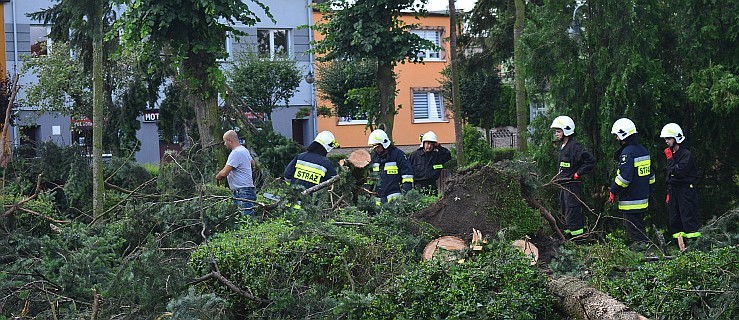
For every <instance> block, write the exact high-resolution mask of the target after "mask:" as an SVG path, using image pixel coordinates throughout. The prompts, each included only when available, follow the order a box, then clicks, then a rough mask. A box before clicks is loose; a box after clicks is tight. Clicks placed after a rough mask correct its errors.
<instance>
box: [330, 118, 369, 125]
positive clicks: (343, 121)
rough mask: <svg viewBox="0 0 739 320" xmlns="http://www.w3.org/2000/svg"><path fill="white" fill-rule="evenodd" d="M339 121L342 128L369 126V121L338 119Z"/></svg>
mask: <svg viewBox="0 0 739 320" xmlns="http://www.w3.org/2000/svg"><path fill="white" fill-rule="evenodd" d="M336 118H337V119H338V120H339V121H338V122H337V124H338V125H340V126H351V125H359V124H361V125H367V120H360V119H357V120H354V119H351V118H350V117H336Z"/></svg>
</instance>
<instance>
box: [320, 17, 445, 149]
mask: <svg viewBox="0 0 739 320" xmlns="http://www.w3.org/2000/svg"><path fill="white" fill-rule="evenodd" d="M320 19H321V14H320V13H318V12H314V13H313V21H320ZM403 20H404V21H405V22H406V23H409V24H419V25H420V26H421V27H423V26H428V27H439V26H441V27H443V28H444V31H443V32H442V34H441V37H442V47H443V48H444V49H443V51H444V53H442V60H441V61H425V63H424V64H420V63H418V64H416V63H407V62H406V63H405V64H398V66H396V67H395V73H396V75H397V90H398V95H397V96H396V97H395V104H396V105H401V106H402V108H401V109H400V110H398V114H396V115H395V123H394V125H393V133H392V140H393V143H394V144H396V145H418V144H419V143H420V140H419V136H420V135H421V134H423V133H426V132H427V131H429V130H432V131H434V132H435V133H436V135H437V136H438V138H439V142H440V143H447V144H448V143H454V142H455V137H454V123H453V120H452V118H451V112H450V111H449V110H446V114H447V117H446V120H447V121H445V122H432V123H413V101H412V98H413V97H412V91H411V88H419V87H434V88H438V87H441V84H440V82H439V81H440V79H441V77H442V76H441V71H442V70H443V69H444V68H445V67H446V65H447V62H448V59H449V57H448V52H449V43H448V41H445V39H446V38H448V37H449V16H448V15H431V16H428V17H423V18H420V20H416V19H414V18H413V17H404V18H403ZM314 36H315V39H316V40H321V39H323V36H321V34H320V33H318V32H314ZM316 63H320V62H316ZM445 102H446V101H445ZM445 104H446V103H445ZM318 105H319V106H330V105H331V103H330V102H328V101H325V100H321V99H320V98H318ZM445 108H446V106H445ZM317 122H318V131H319V132H320V131H323V130H329V131H331V132H333V133H334V135H335V136H336V140H337V141H338V142H339V143H340V144H341V146H342V147H366V146H367V138H368V137H369V134H370V131H369V129H365V125H363V124H352V125H339V124H338V119H337V118H336V117H331V118H327V117H318V120H317Z"/></svg>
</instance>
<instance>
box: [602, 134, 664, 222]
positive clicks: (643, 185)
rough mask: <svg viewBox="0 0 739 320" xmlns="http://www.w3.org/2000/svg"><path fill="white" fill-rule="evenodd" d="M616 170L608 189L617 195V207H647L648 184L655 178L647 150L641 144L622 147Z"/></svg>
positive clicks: (637, 209) (631, 208) (633, 209)
mask: <svg viewBox="0 0 739 320" xmlns="http://www.w3.org/2000/svg"><path fill="white" fill-rule="evenodd" d="M618 159H619V163H618V171H616V178H615V179H614V180H613V184H612V185H611V188H610V191H611V192H613V194H616V195H618V209H619V210H622V211H643V210H646V209H647V207H649V195H650V192H651V190H650V189H651V187H650V184H652V183H654V181H655V178H654V174H653V173H652V160H651V157H650V156H649V152H647V149H645V148H644V146H642V145H641V144H638V143H637V144H630V145H626V146H624V147H623V149H622V150H621V153H620V155H619V157H618Z"/></svg>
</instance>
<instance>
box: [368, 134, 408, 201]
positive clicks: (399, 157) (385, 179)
mask: <svg viewBox="0 0 739 320" xmlns="http://www.w3.org/2000/svg"><path fill="white" fill-rule="evenodd" d="M371 168H372V169H371V172H370V179H369V182H370V183H372V182H374V183H375V188H374V191H375V194H376V196H377V197H379V198H380V199H382V202H386V201H388V200H392V199H393V198H396V197H399V196H400V195H401V190H403V191H408V190H410V189H411V188H412V187H413V169H411V165H410V162H408V159H407V158H406V157H405V153H403V150H400V149H398V148H397V147H395V146H393V145H391V146H389V147H388V148H387V150H386V152H385V153H384V154H383V155H379V154H377V153H373V154H372V167H371Z"/></svg>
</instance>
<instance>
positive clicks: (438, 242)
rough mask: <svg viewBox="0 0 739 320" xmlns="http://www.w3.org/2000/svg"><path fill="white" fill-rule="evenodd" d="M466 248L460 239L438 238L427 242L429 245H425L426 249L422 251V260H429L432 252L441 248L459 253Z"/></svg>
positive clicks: (452, 237)
mask: <svg viewBox="0 0 739 320" xmlns="http://www.w3.org/2000/svg"><path fill="white" fill-rule="evenodd" d="M466 247H467V245H466V244H465V243H464V240H462V239H460V238H459V237H455V236H443V237H439V238H436V239H434V240H431V242H429V244H427V245H426V248H425V249H423V260H431V259H432V258H433V257H434V252H436V250H437V249H438V248H443V249H444V250H449V251H461V250H464V249H465V248H466ZM451 258H454V257H451ZM450 260H452V259H450Z"/></svg>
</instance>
